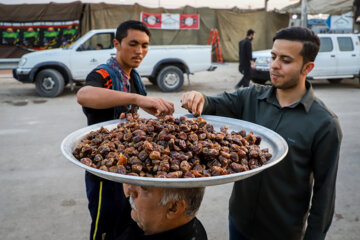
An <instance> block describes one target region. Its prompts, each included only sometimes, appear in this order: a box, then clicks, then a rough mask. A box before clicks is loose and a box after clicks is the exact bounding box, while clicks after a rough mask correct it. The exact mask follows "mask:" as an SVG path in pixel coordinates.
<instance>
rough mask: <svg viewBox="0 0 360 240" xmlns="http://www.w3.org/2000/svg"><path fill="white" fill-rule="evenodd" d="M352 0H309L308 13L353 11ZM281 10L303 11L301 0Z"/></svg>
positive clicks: (333, 13) (338, 13)
mask: <svg viewBox="0 0 360 240" xmlns="http://www.w3.org/2000/svg"><path fill="white" fill-rule="evenodd" d="M352 7H353V1H352V0H307V11H306V12H307V14H311V15H315V14H320V13H322V14H331V15H340V14H342V13H347V12H350V11H352ZM281 12H287V13H297V14H300V13H301V1H300V2H299V3H296V4H293V5H290V6H287V7H285V8H283V9H281Z"/></svg>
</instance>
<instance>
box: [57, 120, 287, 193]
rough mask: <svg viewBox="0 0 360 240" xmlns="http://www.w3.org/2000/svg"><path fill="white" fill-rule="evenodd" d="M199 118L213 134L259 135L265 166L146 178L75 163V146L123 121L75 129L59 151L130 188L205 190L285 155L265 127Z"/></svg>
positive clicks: (281, 142) (283, 146)
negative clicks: (219, 173) (266, 151)
mask: <svg viewBox="0 0 360 240" xmlns="http://www.w3.org/2000/svg"><path fill="white" fill-rule="evenodd" d="M174 116H175V117H180V116H181V115H177V114H175V115H174ZM186 116H187V117H188V118H192V117H193V116H191V115H186ZM143 117H144V118H151V117H152V116H143ZM201 117H202V118H203V119H205V120H206V121H207V122H209V123H211V124H213V126H214V128H215V130H216V131H220V127H222V126H228V128H229V131H232V130H234V131H239V130H242V129H244V130H246V132H247V133H248V132H250V131H252V132H253V133H254V134H255V135H256V136H261V137H262V141H261V144H260V147H261V148H269V151H270V153H271V154H272V158H271V160H270V161H269V162H268V163H267V164H265V165H263V166H261V167H259V168H256V169H253V170H249V171H245V172H241V173H234V174H229V175H222V176H214V177H202V178H149V177H136V176H128V175H121V174H117V173H111V172H106V171H102V170H99V169H95V168H92V167H88V166H86V165H85V164H82V163H81V162H80V161H79V160H77V159H76V158H75V157H74V156H73V154H72V152H73V150H74V149H75V147H76V145H77V144H78V143H79V142H80V141H81V140H82V139H83V138H84V137H85V136H86V135H87V134H88V133H89V132H90V131H96V130H98V129H99V128H100V127H101V126H103V127H106V128H107V129H109V130H111V129H113V128H115V127H116V126H117V124H119V123H120V122H121V121H125V120H112V121H107V122H102V123H98V124H95V125H91V126H88V127H85V128H82V129H79V130H77V131H75V132H73V133H71V134H69V135H68V136H67V137H66V138H65V139H64V140H63V141H62V143H61V151H62V153H63V155H64V156H65V157H66V159H68V160H69V161H70V162H72V163H74V164H75V165H77V166H79V167H81V168H84V169H85V170H87V171H89V172H91V173H92V174H95V175H97V176H99V177H102V178H105V179H108V180H111V181H115V182H122V183H128V184H134V185H142V186H153V187H171V188H189V187H205V186H213V185H219V184H225V183H230V182H234V181H238V180H242V179H245V178H248V177H250V176H253V175H255V174H257V173H260V172H261V171H263V170H265V169H267V168H269V167H272V166H274V165H275V164H277V163H279V162H280V161H281V160H282V159H283V158H284V157H285V156H286V154H287V152H288V145H287V143H286V141H285V140H284V139H283V138H282V137H281V136H280V135H279V134H277V133H275V132H274V131H272V130H270V129H268V128H265V127H263V126H260V125H257V124H254V123H251V122H247V121H242V120H237V119H233V118H226V117H218V116H210V115H202V116H201Z"/></svg>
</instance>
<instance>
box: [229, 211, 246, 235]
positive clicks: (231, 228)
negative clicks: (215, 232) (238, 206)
mask: <svg viewBox="0 0 360 240" xmlns="http://www.w3.org/2000/svg"><path fill="white" fill-rule="evenodd" d="M229 239H230V240H250V239H249V238H247V237H245V236H244V235H243V234H241V232H239V231H238V230H237V229H236V227H235V225H234V223H233V221H232V220H231V216H230V215H229Z"/></svg>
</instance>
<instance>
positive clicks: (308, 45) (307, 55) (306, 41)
mask: <svg viewBox="0 0 360 240" xmlns="http://www.w3.org/2000/svg"><path fill="white" fill-rule="evenodd" d="M276 39H284V40H290V41H297V42H301V43H302V44H303V48H302V49H301V52H300V55H301V56H302V57H303V59H304V61H303V64H305V63H308V62H310V61H311V62H313V61H315V58H316V56H317V54H318V52H319V49H320V38H319V37H318V36H317V35H316V34H315V33H314V32H313V31H312V30H310V29H308V28H304V27H289V28H283V29H281V30H279V31H278V32H277V33H276V35H275V37H274V38H273V41H275V40H276Z"/></svg>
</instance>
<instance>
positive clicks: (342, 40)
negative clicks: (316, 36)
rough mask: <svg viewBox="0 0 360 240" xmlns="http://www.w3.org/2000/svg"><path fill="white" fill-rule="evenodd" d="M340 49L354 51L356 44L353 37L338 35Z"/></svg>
mask: <svg viewBox="0 0 360 240" xmlns="http://www.w3.org/2000/svg"><path fill="white" fill-rule="evenodd" d="M337 40H338V44H339V49H340V51H342V52H347V51H354V45H353V42H352V39H351V37H338V38H337Z"/></svg>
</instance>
